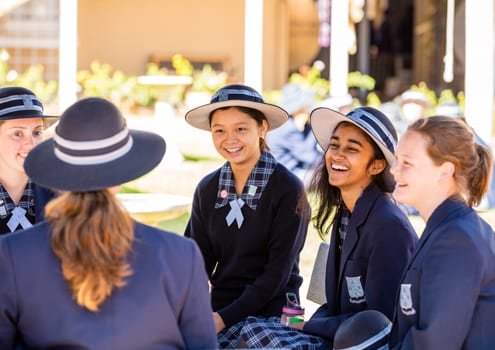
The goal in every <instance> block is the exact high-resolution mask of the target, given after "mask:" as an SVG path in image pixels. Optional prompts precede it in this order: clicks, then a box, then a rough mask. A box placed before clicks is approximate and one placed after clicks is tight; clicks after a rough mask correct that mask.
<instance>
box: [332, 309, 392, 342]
mask: <svg viewBox="0 0 495 350" xmlns="http://www.w3.org/2000/svg"><path fill="white" fill-rule="evenodd" d="M391 330H392V323H391V322H390V320H389V319H388V318H387V316H385V315H384V314H382V313H381V312H380V311H377V310H364V311H361V312H358V313H357V314H355V315H354V316H352V317H351V318H348V319H347V320H345V321H344V322H342V324H341V325H340V327H339V328H338V329H337V332H335V337H334V343H333V348H334V350H386V349H388V348H389V347H388V339H389V337H390V331H391Z"/></svg>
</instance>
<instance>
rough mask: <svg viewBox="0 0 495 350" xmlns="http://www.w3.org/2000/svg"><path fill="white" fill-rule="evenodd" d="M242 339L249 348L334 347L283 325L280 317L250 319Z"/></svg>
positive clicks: (313, 349) (305, 349)
mask: <svg viewBox="0 0 495 350" xmlns="http://www.w3.org/2000/svg"><path fill="white" fill-rule="evenodd" d="M240 337H241V338H242V340H243V341H244V343H245V344H246V347H248V348H256V349H259V348H286V349H294V350H316V349H318V350H323V349H329V350H331V349H332V345H331V344H329V342H327V341H325V340H324V339H323V338H320V337H317V336H315V335H311V334H306V333H303V332H300V331H299V330H297V329H294V328H292V327H286V326H283V325H281V324H280V317H270V318H259V317H248V318H247V319H246V320H245V322H244V326H243V327H242V329H241V331H240Z"/></svg>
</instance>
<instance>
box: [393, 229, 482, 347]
mask: <svg viewBox="0 0 495 350" xmlns="http://www.w3.org/2000/svg"><path fill="white" fill-rule="evenodd" d="M444 234H448V239H447V238H444V239H437V240H436V241H435V242H433V244H432V245H431V246H430V247H429V251H428V255H427V256H426V257H425V260H424V261H423V264H422V266H423V267H424V268H421V271H419V272H420V276H421V277H420V282H419V285H418V287H419V288H420V291H419V293H420V294H421V298H420V299H419V302H420V306H419V308H418V309H419V313H418V315H417V317H418V319H417V322H416V324H413V325H412V327H411V328H410V329H409V330H408V331H407V333H406V334H405V336H404V337H403V340H402V344H399V346H398V347H397V348H400V349H424V350H430V349H460V348H462V347H463V343H464V340H465V339H466V336H467V334H468V332H469V329H470V326H471V320H472V318H473V314H474V311H475V307H476V301H477V298H478V295H479V291H480V283H481V280H482V274H483V267H484V263H483V259H482V257H481V254H480V251H479V249H478V247H477V245H476V244H475V242H473V241H472V240H471V239H470V238H469V237H468V235H467V234H465V233H464V232H462V231H459V230H457V231H456V230H449V232H448V233H446V232H444ZM460 276H462V278H461V277H460ZM398 312H400V310H399V311H398Z"/></svg>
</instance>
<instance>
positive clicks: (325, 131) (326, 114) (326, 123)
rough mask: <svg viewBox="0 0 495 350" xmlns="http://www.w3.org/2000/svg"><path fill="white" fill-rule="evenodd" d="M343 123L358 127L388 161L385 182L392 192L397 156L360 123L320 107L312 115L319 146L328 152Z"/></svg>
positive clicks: (312, 123)
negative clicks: (391, 171)
mask: <svg viewBox="0 0 495 350" xmlns="http://www.w3.org/2000/svg"><path fill="white" fill-rule="evenodd" d="M342 122H348V123H351V124H353V125H355V126H356V127H358V128H359V129H360V130H362V131H363V132H364V133H365V134H366V135H369V137H371V139H372V140H373V141H374V142H375V144H376V145H377V146H378V148H380V150H381V151H382V153H383V155H384V156H385V160H386V161H387V166H386V167H385V169H384V170H383V175H384V180H385V183H386V185H387V189H388V192H392V191H393V190H394V187H395V180H394V177H393V176H392V174H391V173H390V167H391V166H392V165H393V164H394V162H395V155H394V154H393V153H392V152H390V150H389V149H388V148H387V147H386V146H385V145H384V144H383V143H382V142H381V141H380V140H378V139H377V138H376V137H375V136H374V135H373V134H371V133H370V132H369V131H368V130H366V128H364V127H363V126H362V125H360V124H359V123H356V122H355V121H354V120H352V119H351V118H349V117H348V116H346V115H344V114H342V113H339V112H337V111H335V110H333V109H330V108H326V107H318V108H316V109H314V110H313V111H312V112H311V115H310V124H311V130H312V131H313V135H315V138H316V141H318V144H319V145H320V147H321V148H322V149H323V151H324V152H326V151H327V149H328V146H329V145H330V138H331V137H332V135H333V133H334V131H335V128H336V127H337V125H339V123H342Z"/></svg>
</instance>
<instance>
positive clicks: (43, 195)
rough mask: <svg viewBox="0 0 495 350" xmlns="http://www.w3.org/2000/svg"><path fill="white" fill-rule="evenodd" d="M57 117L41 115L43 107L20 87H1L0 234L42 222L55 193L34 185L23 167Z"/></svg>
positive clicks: (35, 98) (34, 96)
mask: <svg viewBox="0 0 495 350" xmlns="http://www.w3.org/2000/svg"><path fill="white" fill-rule="evenodd" d="M57 118H58V117H55V116H47V115H45V114H43V104H42V103H41V101H40V99H39V98H38V97H37V96H36V95H35V94H34V93H33V92H32V91H30V90H28V89H26V88H23V87H20V86H9V87H2V88H0V149H1V152H0V235H2V234H6V233H10V232H14V231H17V230H22V229H25V228H28V227H31V226H32V225H33V224H34V223H36V222H39V221H41V220H42V219H43V208H44V206H45V204H46V202H47V201H48V200H50V199H51V198H52V197H53V196H54V193H53V192H52V191H49V190H47V189H45V188H42V187H41V186H39V185H37V184H35V183H33V182H32V181H31V180H30V179H29V178H28V176H27V175H26V173H25V171H24V168H23V164H24V160H25V159H26V156H27V154H28V153H29V152H30V151H31V149H32V148H33V147H34V146H36V145H37V144H39V143H40V142H41V141H43V129H44V126H46V125H49V124H50V123H53V122H55V121H56V120H57Z"/></svg>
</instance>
